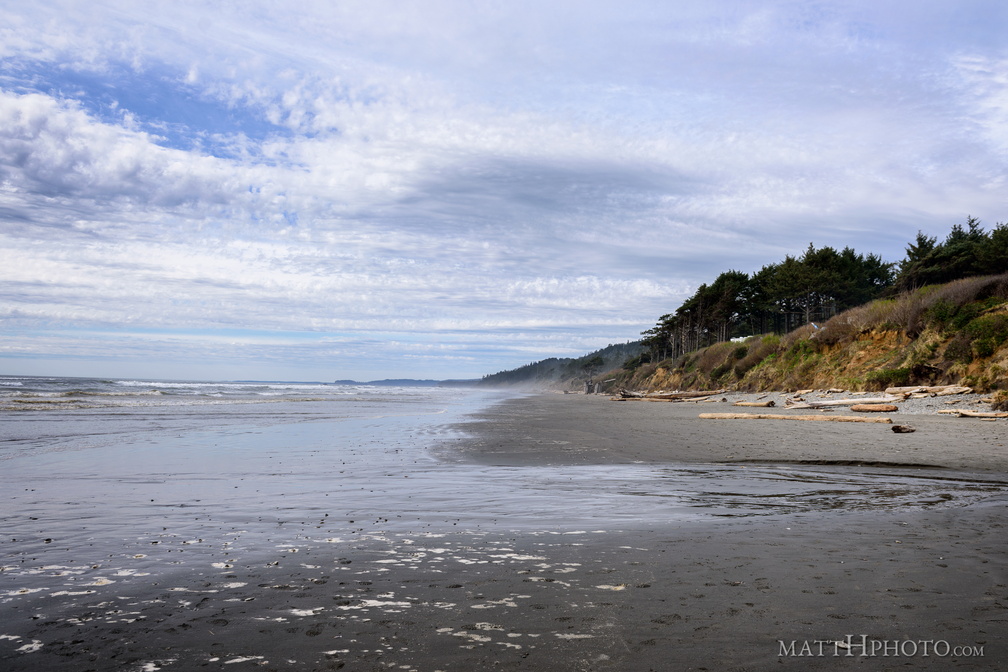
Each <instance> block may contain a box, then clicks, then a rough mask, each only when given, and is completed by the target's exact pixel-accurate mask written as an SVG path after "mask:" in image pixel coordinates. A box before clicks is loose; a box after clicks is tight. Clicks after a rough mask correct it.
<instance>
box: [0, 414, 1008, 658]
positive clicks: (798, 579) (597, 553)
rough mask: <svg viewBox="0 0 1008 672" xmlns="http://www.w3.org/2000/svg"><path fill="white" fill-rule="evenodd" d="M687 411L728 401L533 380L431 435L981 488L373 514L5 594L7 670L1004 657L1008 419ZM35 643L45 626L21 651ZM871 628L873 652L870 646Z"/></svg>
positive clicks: (541, 460) (611, 456) (563, 456)
mask: <svg viewBox="0 0 1008 672" xmlns="http://www.w3.org/2000/svg"><path fill="white" fill-rule="evenodd" d="M701 410H727V409H725V408H723V407H718V405H715V404H711V405H705V406H701V407H699V408H698V407H697V406H696V405H692V404H689V405H687V404H649V403H613V402H609V401H608V400H606V399H605V398H602V397H594V398H592V397H581V396H568V397H564V396H552V395H546V396H536V397H527V398H522V399H517V400H512V401H508V402H505V403H504V404H502V405H499V406H497V407H494V408H493V409H491V410H490V411H488V412H486V413H485V414H484V417H483V418H482V421H481V422H479V423H476V424H474V425H470V426H468V429H469V430H470V431H472V432H475V434H476V436H475V437H474V438H473V439H469V440H466V441H462V442H459V443H457V444H453V445H449V446H443V447H442V448H440V449H439V451H438V452H439V454H441V455H443V456H445V457H446V458H448V459H456V460H467V461H469V460H471V461H478V462H482V463H487V464H500V465H520V466H524V467H527V468H530V469H535V468H536V467H537V465H544V464H614V463H624V462H643V463H649V464H655V465H664V464H683V463H692V464H710V463H718V462H724V461H743V465H748V464H751V463H753V462H756V461H769V462H774V463H777V462H785V463H789V462H795V461H797V462H808V463H816V464H822V465H829V464H830V463H833V462H837V463H842V464H851V463H857V462H868V463H889V464H902V465H905V464H914V465H924V466H922V467H920V468H912V469H908V468H905V467H900V468H898V469H896V470H894V473H896V472H897V471H898V472H899V473H910V474H920V475H922V476H925V477H928V478H938V479H942V478H945V479H948V482H949V483H962V482H973V481H974V480H975V481H983V482H987V483H989V488H990V490H989V493H990V494H989V496H985V497H983V498H980V499H971V500H969V501H968V502H964V503H960V502H959V501H957V497H958V495H955V494H951V495H948V496H947V497H942V496H940V495H941V492H938V496H936V497H935V498H934V499H928V500H926V501H921V502H918V503H917V505H915V506H906V505H905V502H904V503H903V505H901V506H898V507H894V508H885V507H881V508H880V507H874V508H870V509H868V510H863V509H858V508H857V507H846V506H844V505H842V504H838V505H837V508H835V509H829V506H828V504H827V506H826V507H825V508H826V510H823V509H822V508H820V509H818V510H815V511H812V512H804V513H796V514H780V513H774V514H771V515H751V516H743V517H708V518H702V517H697V518H690V519H682V518H664V517H662V516H656V515H654V513H653V511H651V510H649V508H648V506H647V505H646V504H647V501H648V500H646V499H642V500H641V501H642V508H641V511H640V515H639V518H638V519H637V520H635V521H630V522H629V523H627V524H621V525H620V526H619V528H618V529H613V528H612V527H611V526H609V527H602V526H600V527H598V528H596V527H591V526H589V527H585V528H583V529H567V528H564V527H563V526H558V527H556V528H554V529H549V528H545V529H540V530H522V531H511V530H508V529H507V524H506V521H503V522H502V523H501V524H499V525H498V526H495V527H492V528H490V529H484V530H472V529H469V530H454V529H451V528H450V527H448V528H447V529H442V530H438V531H431V532H426V533H402V532H391V533H383V532H382V530H381V521H368V522H367V523H366V524H364V525H362V526H361V528H360V530H359V534H355V535H347V536H346V537H345V538H343V539H341V540H338V541H336V542H334V543H329V544H315V543H308V542H306V543H304V544H300V545H299V547H298V548H296V550H295V549H294V548H292V549H289V550H287V551H283V550H278V551H274V552H265V551H263V552H261V553H260V554H259V555H251V554H246V555H245V557H242V558H241V559H240V561H236V562H234V563H223V564H220V565H219V567H218V569H217V570H216V571H207V570H206V569H205V567H206V564H203V565H199V566H200V569H199V571H196V570H191V569H189V570H187V569H186V568H187V567H190V566H195V565H191V563H189V562H186V563H181V564H179V565H178V569H177V571H176V572H174V573H167V574H166V573H164V572H163V571H160V572H157V573H154V574H150V575H146V576H145V575H144V573H143V572H134V573H131V574H130V573H127V574H126V575H123V576H119V577H117V583H115V585H114V587H102V586H100V585H94V586H93V587H91V588H88V587H87V586H88V585H92V584H88V583H83V584H82V585H81V589H82V590H91V591H92V594H89V595H84V596H80V595H77V596H73V597H71V596H65V597H61V596H58V595H56V594H53V596H51V597H48V598H47V599H46V600H45V601H42V600H39V601H36V602H19V601H17V600H13V601H8V602H6V603H4V604H0V617H2V620H0V623H2V626H0V631H2V632H0V634H3V635H4V636H5V637H6V639H4V640H3V641H0V644H2V645H3V646H2V648H0V669H10V670H74V671H79V670H89V669H91V670H136V671H140V670H157V669H165V670H193V669H222V670H242V669H256V670H274V669H275V670H328V669H346V670H391V669H398V670H476V669H484V668H497V669H506V670H550V671H551V672H559V671H563V670H686V669H692V670H719V671H721V670H771V669H773V670H780V669H788V670H837V669H845V670H846V669H859V670H906V669H929V670H945V669H962V670H1000V669H1005V665H1006V663H1005V661H1006V660H1008V530H1006V529H1005V523H1006V522H1008V515H1006V514H1008V497H1006V495H1005V488H1004V484H1003V483H1000V482H1001V481H1008V460H1006V456H1005V447H1004V444H1005V443H1006V441H1005V439H1006V438H1008V433H1006V428H1008V424H1004V422H994V423H981V422H978V421H975V420H965V419H953V418H945V417H930V416H919V417H914V418H913V419H912V422H911V424H914V425H915V426H917V428H918V431H917V432H916V433H915V434H909V435H895V434H893V433H892V432H891V431H890V430H889V428H888V427H887V426H885V425H848V424H833V423H798V422H786V421H723V422H722V421H701V420H698V419H696V415H697V414H698V413H699V412H700V411H701ZM739 468H741V466H740V467H739ZM825 468H828V466H827V467H825ZM848 468H849V467H848ZM939 482H940V481H939ZM984 487H987V486H984ZM822 492H823V494H822V496H823V497H825V498H827V499H828V498H829V487H828V483H827V484H826V486H825V487H824V490H823V491H822ZM953 492H958V491H953ZM768 496H772V492H769V493H768ZM837 501H838V502H845V501H848V500H847V499H840V500H837ZM158 548H160V547H158ZM164 550H165V549H162V550H161V551H160V552H163V551H164ZM168 550H171V549H168ZM175 550H176V551H178V550H179V548H176V549H175ZM109 552H110V554H111V553H113V552H114V550H110V551H109ZM190 552H198V545H196V547H194V548H192V549H190ZM85 576H86V572H85ZM93 583H94V582H93ZM97 583H98V584H100V582H97ZM35 641H38V642H40V643H41V642H44V643H45V645H44V647H42V648H41V649H40V650H38V651H37V652H35V653H31V654H26V653H24V652H23V651H22V652H20V653H18V652H17V649H18V648H20V647H28V649H30V648H31V647H32V645H33V642H35ZM781 641H783V642H784V646H783V649H784V650H783V651H782V645H781ZM837 641H841V642H845V643H846V642H848V641H849V642H851V643H853V644H854V648H852V649H844V648H841V647H839V646H838V645H837V644H836V643H835V642H837ZM933 641H934V642H937V645H935V644H924V642H933ZM819 642H827V643H823V644H820V643H819ZM862 643H865V644H867V646H868V649H869V650H868V651H867V653H872V648H873V647H874V648H875V655H860V654H861V653H862V652H863V651H862V650H861V649H860V648H859V647H860V646H861V644H862ZM945 643H947V646H948V647H949V650H948V651H946V649H945V646H946V644H945ZM911 644H912V645H913V647H912V648H911ZM792 646H793V648H792ZM925 647H927V652H928V654H929V655H924V652H925ZM936 647H937V650H936ZM957 647H958V649H957ZM963 647H965V649H963ZM981 647H982V655H971V654H976V653H979V651H978V649H979V648H981ZM913 649H916V652H914V651H913ZM791 651H793V652H794V653H795V654H802V653H805V654H806V655H786V654H788V653H790V652H791ZM894 652H898V653H900V654H901V655H894ZM782 654H785V655H782ZM820 654H821V655H820ZM848 654H852V655H848ZM885 654H888V655H885ZM943 654H944V655H943Z"/></svg>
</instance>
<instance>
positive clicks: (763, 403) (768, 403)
mask: <svg viewBox="0 0 1008 672" xmlns="http://www.w3.org/2000/svg"><path fill="white" fill-rule="evenodd" d="M776 405H777V404H775V403H774V401H773V399H771V400H770V401H736V402H735V403H734V404H732V406H757V407H760V408H771V407H773V406H776Z"/></svg>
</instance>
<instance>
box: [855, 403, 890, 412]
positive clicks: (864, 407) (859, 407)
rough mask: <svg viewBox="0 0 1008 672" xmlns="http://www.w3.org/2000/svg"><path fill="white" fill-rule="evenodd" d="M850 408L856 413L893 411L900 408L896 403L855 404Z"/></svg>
mask: <svg viewBox="0 0 1008 672" xmlns="http://www.w3.org/2000/svg"><path fill="white" fill-rule="evenodd" d="M850 410H852V411H854V412H855V413H893V412H895V411H898V410H899V406H897V405H896V404H854V405H853V406H851V407H850Z"/></svg>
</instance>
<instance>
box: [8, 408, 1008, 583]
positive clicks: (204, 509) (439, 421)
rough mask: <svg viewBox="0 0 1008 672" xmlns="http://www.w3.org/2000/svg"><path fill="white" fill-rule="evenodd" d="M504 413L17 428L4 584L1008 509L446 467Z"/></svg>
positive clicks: (672, 473)
mask: <svg viewBox="0 0 1008 672" xmlns="http://www.w3.org/2000/svg"><path fill="white" fill-rule="evenodd" d="M496 398H499V397H498V396H496V395H492V394H486V393H476V392H471V391H461V390H443V389H441V390H439V389H434V390H399V391H393V392H386V393H385V394H383V395H374V396H368V395H363V396H361V395H358V396H356V397H353V396H351V397H347V398H346V399H354V400H355V401H347V400H342V401H339V402H336V401H333V400H331V399H330V400H327V401H303V400H302V401H289V400H288V401H286V402H284V403H282V404H271V405H269V407H268V408H267V407H265V406H259V407H246V406H240V405H236V406H231V407H228V408H226V409H224V410H221V409H219V408H215V409H214V411H213V412H210V413H207V412H206V409H205V408H200V407H196V408H195V409H194V408H193V407H186V410H184V411H183V410H180V409H179V408H177V407H176V408H169V409H168V410H166V409H165V408H164V407H162V406H156V407H153V408H151V407H144V409H142V410H141V411H137V410H136V409H135V408H131V409H129V412H125V409H122V408H117V409H114V410H112V411H110V410H109V409H107V408H104V409H101V410H98V411H95V410H80V409H75V410H74V411H72V412H65V411H58V412H52V411H44V412H35V413H29V414H26V413H20V414H16V417H14V418H10V417H9V416H8V417H6V418H5V420H13V422H11V423H9V424H6V425H5V430H4V431H5V433H6V434H7V436H5V437H4V438H5V439H6V440H5V441H4V442H3V445H4V446H5V448H4V449H3V452H2V453H0V458H2V464H3V467H4V468H3V471H2V474H0V484H2V487H3V490H4V492H5V493H9V494H8V497H7V498H6V499H5V502H4V507H3V509H2V510H0V526H2V529H3V530H4V538H3V539H2V542H0V548H2V554H3V555H2V561H0V564H2V565H3V566H4V572H3V576H4V578H7V579H10V577H11V576H12V575H13V574H18V573H20V570H21V569H22V568H23V567H26V566H28V567H31V566H39V563H43V564H46V563H50V564H52V563H55V564H65V563H68V562H74V563H94V562H97V561H99V560H101V559H102V558H105V557H107V556H116V555H118V556H122V557H131V556H135V555H143V556H145V557H148V556H150V555H151V554H152V553H154V554H158V553H168V552H176V553H179V552H182V553H188V554H190V555H191V554H193V553H199V552H208V553H211V554H216V553H220V552H221V549H222V548H225V547H223V546H222V545H221V544H223V543H224V542H225V541H226V542H227V543H228V546H227V548H233V547H234V546H235V545H236V544H240V545H241V546H243V547H244V548H245V549H247V550H251V549H253V548H273V547H275V546H276V545H277V544H281V545H282V544H297V543H299V542H303V541H305V540H314V541H315V542H325V541H326V540H331V539H338V538H346V537H348V536H351V537H352V536H353V535H370V534H376V533H379V534H380V533H389V532H391V533H421V532H430V531H443V530H445V529H448V530H452V529H473V530H475V529H484V530H485V529H514V530H525V531H529V530H537V529H555V530H573V529H577V528H579V527H601V528H614V527H620V526H624V527H625V526H641V525H649V524H664V523H667V522H682V523H688V522H691V521H693V522H695V521H711V520H717V519H725V518H738V517H748V516H765V515H785V514H795V513H810V512H816V511H827V510H837V509H840V510H873V509H878V510H894V509H895V510H910V509H920V508H933V507H947V506H962V505H966V504H970V503H973V502H977V501H980V500H983V499H985V498H990V497H994V496H998V495H1003V494H1004V493H1005V492H1006V486H1005V484H1003V483H997V482H990V481H983V480H976V479H974V478H972V477H971V476H970V475H968V474H952V473H949V472H947V471H944V470H942V471H939V472H937V473H936V472H935V471H934V470H907V469H879V468H866V467H812V466H792V465H787V466H781V465H727V464H722V465H657V466H656V465H644V464H625V465H600V466H585V465H581V466H550V467H542V466H537V467H513V466H512V467H502V466H492V465H481V464H474V463H469V462H465V461H464V460H461V459H442V458H443V457H445V456H450V455H452V452H451V448H450V444H451V443H458V442H460V441H461V442H462V443H464V442H465V437H464V435H462V434H461V433H460V432H459V430H458V429H457V428H455V429H453V428H452V427H457V424H456V423H458V422H459V421H460V420H462V419H463V417H464V416H465V415H466V414H468V413H471V412H474V411H475V410H477V409H479V408H480V407H481V406H482V405H485V404H487V403H491V402H492V401H494V400H495V399H496ZM248 408H254V409H255V410H253V411H249V410H248ZM26 427H27V428H36V429H40V430H42V431H36V432H35V433H34V434H32V433H31V432H30V431H28V430H27V429H26ZM74 432H77V433H78V434H76V435H75V434H74ZM446 444H448V445H449V447H448V448H441V449H439V450H438V451H437V452H436V453H435V452H432V450H431V448H432V446H435V445H446ZM200 549H202V551H201V550H200ZM186 557H189V556H186ZM29 558H30V560H29Z"/></svg>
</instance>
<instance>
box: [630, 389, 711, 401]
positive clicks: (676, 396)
mask: <svg viewBox="0 0 1008 672" xmlns="http://www.w3.org/2000/svg"><path fill="white" fill-rule="evenodd" d="M722 392H724V390H706V391H703V392H654V393H650V394H647V393H644V392H630V391H629V390H620V392H619V393H620V397H622V398H623V399H649V400H651V401H685V400H688V399H699V398H701V397H709V396H711V395H714V394H721V393H722Z"/></svg>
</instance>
